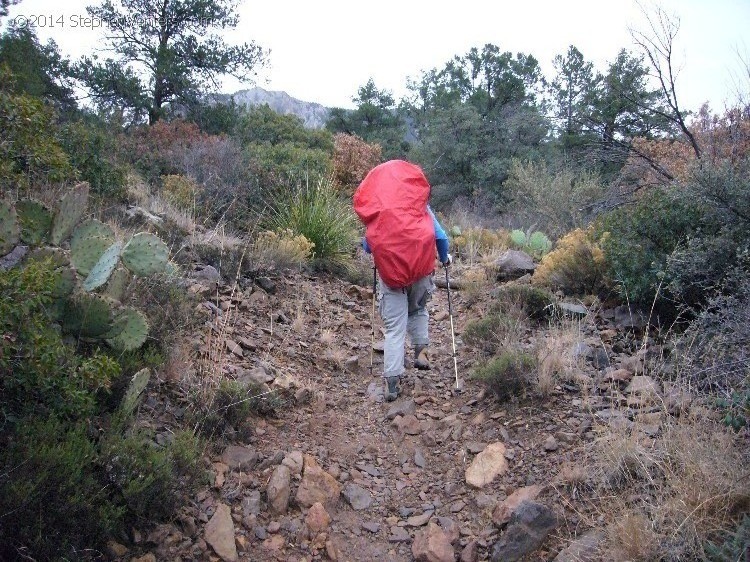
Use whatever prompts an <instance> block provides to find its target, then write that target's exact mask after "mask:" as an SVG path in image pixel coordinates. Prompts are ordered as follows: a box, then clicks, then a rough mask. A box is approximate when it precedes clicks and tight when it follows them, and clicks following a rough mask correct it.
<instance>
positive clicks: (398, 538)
mask: <svg viewBox="0 0 750 562" xmlns="http://www.w3.org/2000/svg"><path fill="white" fill-rule="evenodd" d="M390 530H391V534H390V536H389V537H388V542H406V541H408V540H409V539H410V538H411V536H410V535H409V533H408V532H407V531H406V529H404V528H403V527H398V526H395V525H394V526H392V527H391V529H390Z"/></svg>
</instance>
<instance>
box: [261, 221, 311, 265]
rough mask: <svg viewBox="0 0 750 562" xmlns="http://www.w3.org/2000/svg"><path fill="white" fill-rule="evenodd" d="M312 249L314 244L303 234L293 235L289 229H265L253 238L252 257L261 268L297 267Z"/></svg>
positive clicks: (303, 263)
mask: <svg viewBox="0 0 750 562" xmlns="http://www.w3.org/2000/svg"><path fill="white" fill-rule="evenodd" d="M314 249H315V245H314V244H313V243H312V242H310V241H309V240H308V239H307V238H305V236H304V235H302V234H298V235H295V234H294V232H292V231H291V230H290V229H286V230H282V231H279V232H273V231H270V230H265V231H263V232H261V233H260V234H258V236H257V237H256V238H255V242H254V243H253V249H252V258H253V261H254V262H255V263H257V264H258V265H259V266H260V267H261V268H264V267H268V266H269V265H275V266H276V267H278V268H280V269H287V268H294V269H299V268H301V267H303V266H304V265H305V264H306V263H307V261H308V260H309V259H310V257H311V256H312V254H313V251H314Z"/></svg>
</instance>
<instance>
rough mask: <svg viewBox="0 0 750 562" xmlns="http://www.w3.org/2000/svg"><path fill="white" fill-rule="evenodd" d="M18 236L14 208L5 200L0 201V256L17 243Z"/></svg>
mask: <svg viewBox="0 0 750 562" xmlns="http://www.w3.org/2000/svg"><path fill="white" fill-rule="evenodd" d="M18 237H19V231H18V217H17V215H16V208H15V207H14V206H13V205H11V204H10V203H8V202H7V201H0V256H4V255H5V254H7V253H8V252H10V251H11V250H12V249H13V248H14V247H15V245H16V244H18Z"/></svg>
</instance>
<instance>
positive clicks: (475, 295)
mask: <svg viewBox="0 0 750 562" xmlns="http://www.w3.org/2000/svg"><path fill="white" fill-rule="evenodd" d="M458 273H459V275H458V277H459V279H460V281H461V297H462V299H463V302H464V304H466V305H467V306H472V305H474V304H476V303H478V302H479V301H480V300H481V299H482V297H483V296H484V295H485V294H487V290H488V289H489V287H490V285H491V281H490V278H489V275H488V273H487V270H486V269H485V268H484V267H483V266H473V267H468V268H464V269H461V270H460V271H459V272H458ZM451 284H452V283H451Z"/></svg>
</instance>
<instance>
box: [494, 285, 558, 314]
mask: <svg viewBox="0 0 750 562" xmlns="http://www.w3.org/2000/svg"><path fill="white" fill-rule="evenodd" d="M492 296H493V297H494V300H493V302H492V305H491V306H490V314H508V313H509V312H511V311H513V310H516V309H521V310H522V311H523V312H524V313H526V315H528V317H529V318H531V319H532V320H535V321H537V322H543V321H545V320H548V319H550V318H551V317H552V316H554V312H555V299H554V297H553V296H552V294H551V293H550V292H549V291H547V290H545V289H542V288H540V287H533V286H531V285H523V284H520V283H509V284H506V285H502V286H500V287H498V288H497V289H496V290H495V291H493V293H492Z"/></svg>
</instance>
